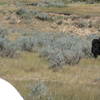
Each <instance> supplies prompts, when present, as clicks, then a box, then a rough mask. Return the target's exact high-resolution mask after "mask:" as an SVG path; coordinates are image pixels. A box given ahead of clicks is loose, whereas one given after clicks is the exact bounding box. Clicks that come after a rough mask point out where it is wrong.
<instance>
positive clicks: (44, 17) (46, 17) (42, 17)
mask: <svg viewBox="0 0 100 100" xmlns="http://www.w3.org/2000/svg"><path fill="white" fill-rule="evenodd" d="M35 17H36V18H37V19H40V20H43V21H44V20H47V21H51V20H53V19H52V17H51V16H50V15H49V14H48V13H43V12H41V13H37V14H36V16H35Z"/></svg>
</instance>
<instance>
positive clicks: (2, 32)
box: [0, 27, 8, 38]
mask: <svg viewBox="0 0 100 100" xmlns="http://www.w3.org/2000/svg"><path fill="white" fill-rule="evenodd" d="M6 35H8V32H7V29H6V28H2V27H0V37H2V38H4V37H5V36H6Z"/></svg>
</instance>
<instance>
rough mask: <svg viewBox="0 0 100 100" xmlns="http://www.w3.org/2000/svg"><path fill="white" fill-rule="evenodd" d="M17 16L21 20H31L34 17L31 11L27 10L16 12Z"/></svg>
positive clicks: (22, 9)
mask: <svg viewBox="0 0 100 100" xmlns="http://www.w3.org/2000/svg"><path fill="white" fill-rule="evenodd" d="M16 14H17V15H18V16H20V17H21V18H25V19H31V18H32V16H33V15H32V13H31V11H30V10H28V9H25V8H21V9H19V10H18V11H16Z"/></svg>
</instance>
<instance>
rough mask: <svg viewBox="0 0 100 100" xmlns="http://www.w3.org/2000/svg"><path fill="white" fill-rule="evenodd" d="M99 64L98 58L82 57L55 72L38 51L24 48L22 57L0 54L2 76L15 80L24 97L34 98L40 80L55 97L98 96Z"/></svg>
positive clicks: (27, 99) (28, 99)
mask: <svg viewBox="0 0 100 100" xmlns="http://www.w3.org/2000/svg"><path fill="white" fill-rule="evenodd" d="M99 65H100V62H99V59H97V60H95V59H83V60H81V62H80V63H79V64H78V65H75V66H68V65H66V66H65V67H64V68H63V69H61V70H58V72H53V71H52V70H50V69H48V63H47V62H46V60H45V59H43V58H39V56H38V54H36V53H27V52H24V53H23V54H22V56H21V57H19V58H14V59H9V58H0V69H1V70H0V76H1V77H3V78H5V79H7V80H9V81H10V82H11V83H12V84H14V85H15V87H17V88H18V90H19V91H20V92H21V94H22V95H23V96H24V97H25V100H32V98H31V96H29V93H30V91H31V88H32V87H33V86H34V83H35V82H36V81H37V80H42V81H44V82H45V83H46V84H47V86H48V87H49V89H50V92H51V93H52V95H53V94H54V93H55V95H53V96H54V98H55V99H54V100H66V99H68V98H69V99H68V100H77V98H81V97H83V99H82V100H98V99H94V98H98V95H99V90H98V89H99V88H100V85H99V82H100V81H99V79H100V67H99ZM76 95H77V97H76ZM84 96H85V97H84ZM58 98H59V99H58ZM61 98H63V99H61ZM72 98H73V99H72Z"/></svg>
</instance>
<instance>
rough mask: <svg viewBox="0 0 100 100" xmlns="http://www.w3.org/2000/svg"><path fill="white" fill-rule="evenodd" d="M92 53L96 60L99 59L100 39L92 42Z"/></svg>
mask: <svg viewBox="0 0 100 100" xmlns="http://www.w3.org/2000/svg"><path fill="white" fill-rule="evenodd" d="M91 52H92V53H93V56H94V57H95V58H97V57H98V55H100V38H99V39H93V40H92V49H91Z"/></svg>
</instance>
